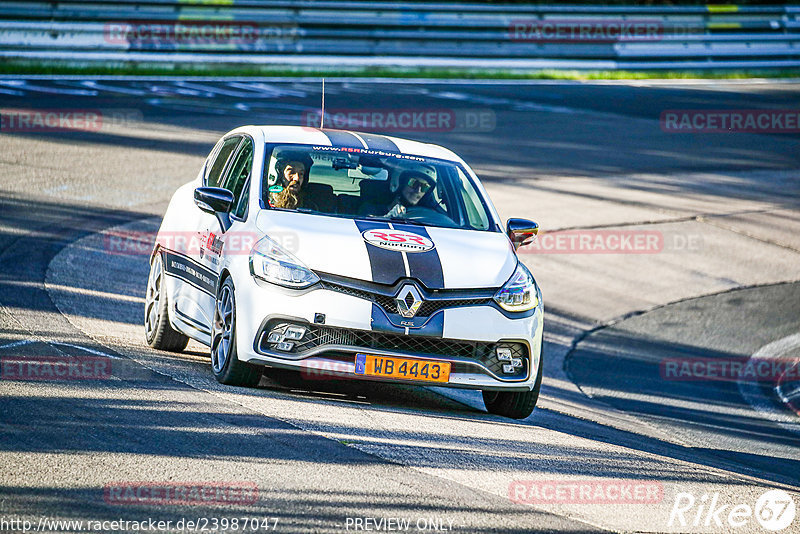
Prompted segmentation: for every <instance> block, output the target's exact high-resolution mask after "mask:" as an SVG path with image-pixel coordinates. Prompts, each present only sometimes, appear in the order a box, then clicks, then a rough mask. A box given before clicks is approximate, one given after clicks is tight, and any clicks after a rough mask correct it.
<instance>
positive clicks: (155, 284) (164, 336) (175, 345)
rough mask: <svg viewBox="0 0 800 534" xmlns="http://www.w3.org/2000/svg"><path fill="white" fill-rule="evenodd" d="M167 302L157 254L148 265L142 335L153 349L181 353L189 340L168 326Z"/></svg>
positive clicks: (162, 265) (162, 273)
mask: <svg viewBox="0 0 800 534" xmlns="http://www.w3.org/2000/svg"><path fill="white" fill-rule="evenodd" d="M168 309H169V302H168V298H167V291H166V287H165V285H164V260H163V259H162V258H161V253H160V252H159V253H158V254H156V255H155V256H154V257H153V263H152V264H151V265H150V276H148V278H147V293H146V294H145V299H144V333H145V338H146V339H147V344H148V345H150V346H151V347H153V348H154V349H159V350H168V351H171V352H181V351H182V350H183V349H185V348H186V345H187V344H188V343H189V338H188V337H187V336H185V335H183V334H181V333H180V332H178V331H177V330H175V329H174V328H172V325H171V324H169V315H168V311H167V310H168Z"/></svg>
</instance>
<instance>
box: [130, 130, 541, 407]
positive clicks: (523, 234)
mask: <svg viewBox="0 0 800 534" xmlns="http://www.w3.org/2000/svg"><path fill="white" fill-rule="evenodd" d="M537 230H538V227H537V225H536V223H533V222H531V221H527V220H522V219H509V220H508V222H507V223H506V225H505V227H504V226H503V224H502V222H501V221H500V220H499V217H498V215H497V212H496V210H495V209H494V207H493V206H492V203H491V202H490V200H489V197H488V196H487V194H486V191H485V190H484V189H483V187H482V186H481V184H480V182H479V181H478V178H477V177H476V176H475V173H474V172H473V171H472V170H471V169H470V168H469V167H468V166H467V164H466V163H464V161H463V160H462V159H461V158H459V157H458V156H456V155H455V154H454V153H452V152H451V151H449V150H447V149H445V148H442V147H440V146H436V145H431V144H425V143H419V142H415V141H408V140H403V139H397V138H393V137H386V136H381V135H374V134H364V133H356V132H348V131H342V130H324V129H316V128H307V127H291V126H246V127H242V128H238V129H236V130H233V131H231V132H230V133H228V134H226V135H225V136H223V137H222V139H220V141H219V142H218V143H217V145H216V146H215V147H214V149H213V150H212V151H211V154H210V155H209V156H208V159H207V160H206V162H205V165H204V166H203V168H202V170H201V171H200V173H199V174H198V176H197V178H196V179H195V180H194V181H192V182H190V183H188V184H186V185H184V186H182V187H180V188H179V189H178V190H177V191H176V192H175V195H174V196H173V197H172V200H171V202H170V204H169V208H168V209H167V212H166V214H165V216H164V220H163V222H162V224H161V228H160V230H159V233H158V237H157V239H156V245H155V247H154V250H153V254H152V257H151V261H150V265H151V267H150V276H149V279H148V284H147V296H146V303H145V330H146V336H147V341H148V343H149V344H150V345H151V346H153V347H155V348H158V349H164V350H172V351H180V350H183V349H184V348H185V347H186V344H187V342H188V338H192V339H195V340H197V341H199V342H201V343H203V344H205V345H208V346H209V347H210V349H211V361H212V370H213V373H214V376H215V377H216V378H217V380H218V381H219V382H221V383H223V384H231V385H242V386H254V385H256V384H257V383H258V381H259V379H260V377H261V371H262V369H263V367H275V368H282V369H289V370H297V371H301V372H306V373H307V374H308V376H314V377H317V378H319V377H323V378H324V377H328V376H329V377H331V378H342V377H347V378H354V379H363V380H381V381H389V382H399V383H406V384H417V385H436V386H448V387H456V388H470V389H480V390H482V392H483V398H484V402H485V404H486V407H487V409H488V410H489V411H490V412H492V413H495V414H499V415H503V416H507V417H512V418H524V417H527V416H528V415H530V413H531V412H532V411H533V408H534V406H535V405H536V401H537V399H538V396H539V388H540V386H541V380H542V319H543V305H542V297H541V292H540V290H539V288H538V286H537V284H536V282H535V281H534V278H533V276H532V275H531V273H530V271H529V270H528V269H527V268H526V267H525V266H524V265H523V264H522V263H521V262H520V261H519V259H518V258H517V255H516V248H517V247H519V246H520V245H521V244H523V243H527V242H529V241H530V240H532V239H534V238H535V235H536V233H537Z"/></svg>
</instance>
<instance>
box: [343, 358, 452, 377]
mask: <svg viewBox="0 0 800 534" xmlns="http://www.w3.org/2000/svg"><path fill="white" fill-rule="evenodd" d="M355 373H356V374H357V375H365V376H381V377H384V378H401V379H403V380H422V381H427V382H447V381H448V380H450V363H449V362H434V361H430V360H414V359H410V358H395V357H392V356H374V355H372V354H356V369H355Z"/></svg>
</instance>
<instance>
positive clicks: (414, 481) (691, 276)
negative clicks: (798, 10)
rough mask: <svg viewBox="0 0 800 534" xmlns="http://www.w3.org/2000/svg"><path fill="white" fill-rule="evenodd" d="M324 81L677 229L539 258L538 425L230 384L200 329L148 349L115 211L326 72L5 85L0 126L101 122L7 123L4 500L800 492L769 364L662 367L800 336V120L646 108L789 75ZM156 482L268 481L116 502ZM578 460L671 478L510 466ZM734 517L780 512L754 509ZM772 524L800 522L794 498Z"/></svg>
mask: <svg viewBox="0 0 800 534" xmlns="http://www.w3.org/2000/svg"><path fill="white" fill-rule="evenodd" d="M326 86H327V92H326V93H327V94H326V102H327V106H328V109H330V110H339V111H347V110H354V111H363V110H371V111H377V112H379V113H383V114H384V116H385V114H386V113H389V112H392V111H399V110H427V111H431V110H433V111H439V112H442V113H445V114H448V116H454V117H457V118H458V120H459V121H461V122H459V123H458V124H457V125H456V127H455V128H435V129H415V130H413V131H405V132H394V133H395V134H396V135H398V136H401V137H409V138H414V139H420V140H428V141H431V142H436V143H438V144H443V145H445V146H448V147H449V148H451V149H453V150H454V151H456V152H457V153H459V154H461V155H462V156H463V157H464V158H465V159H466V160H467V161H468V162H469V163H470V164H471V165H472V166H473V167H474V168H475V169H476V171H477V173H478V175H479V176H480V177H481V178H482V180H483V181H484V183H485V184H486V186H487V188H488V190H489V193H490V195H491V196H492V198H493V200H494V202H495V204H496V205H497V206H498V209H499V210H500V212H501V214H502V215H503V216H504V217H509V216H521V217H528V218H532V219H534V220H537V221H538V222H539V223H540V224H541V226H542V228H543V229H544V230H545V231H555V230H560V229H571V230H574V231H576V232H606V231H610V232H614V231H619V232H640V231H645V232H658V235H659V236H660V239H661V241H660V242H661V243H662V246H661V247H660V248H659V249H658V250H656V251H652V250H651V251H649V252H646V253H638V254H629V253H624V254H621V253H597V251H595V253H591V252H587V251H585V250H583V251H575V250H566V251H565V250H549V251H548V250H544V249H542V250H539V251H538V252H539V253H536V254H534V253H526V254H523V261H525V263H526V264H527V265H528V266H530V267H531V269H532V270H533V272H534V275H535V276H536V277H537V279H538V281H539V283H540V285H541V287H542V289H543V292H544V298H545V303H546V327H545V354H546V368H545V379H544V385H543V388H542V397H541V399H540V404H539V407H538V408H537V409H536V410H535V411H534V413H533V415H531V416H530V417H529V418H528V419H526V420H524V421H509V420H504V419H502V418H498V417H495V416H491V415H488V414H487V413H486V412H485V410H484V409H483V406H482V402H481V400H480V397H479V394H476V393H475V392H462V391H457V390H445V389H440V388H410V387H405V386H392V385H385V384H374V383H373V384H358V383H354V382H339V383H331V382H324V381H310V382H309V381H305V382H298V381H296V380H293V379H292V378H291V377H286V376H283V375H270V376H266V377H265V378H263V379H262V382H261V384H260V385H259V387H258V388H256V389H252V390H245V389H239V388H228V387H223V386H220V385H219V384H217V383H216V382H215V381H214V380H213V377H212V376H211V373H210V369H209V360H208V358H207V356H206V354H205V351H204V348H203V347H202V346H200V345H197V344H194V343H192V344H190V346H189V347H188V348H187V351H185V352H184V353H182V354H169V353H163V352H159V351H154V350H151V349H149V348H148V347H147V346H146V345H145V343H144V341H143V327H142V325H141V320H142V307H143V295H144V286H145V282H146V277H147V271H148V264H147V256H146V254H141V253H124V254H120V253H118V252H115V251H114V250H111V249H110V247H109V232H110V231H114V232H142V233H143V234H141V235H148V234H147V232H153V231H155V230H156V229H157V227H158V222H159V220H160V216H161V215H162V214H163V212H164V210H165V209H166V204H167V202H168V200H169V198H170V195H171V194H172V192H173V191H174V190H175V188H176V187H177V186H179V185H181V184H183V183H185V182H187V181H189V180H191V179H192V178H193V177H194V176H195V174H196V172H197V170H198V169H199V167H200V165H201V163H202V161H203V158H204V157H205V156H206V155H207V153H208V151H209V150H210V148H211V146H212V145H213V143H214V142H215V140H216V139H217V138H218V137H219V135H220V134H221V133H223V132H225V131H227V130H229V129H232V128H234V127H236V126H238V125H242V124H253V123H264V124H268V123H275V124H298V123H300V122H301V121H302V120H304V118H305V116H306V114H307V113H309V112H311V113H313V112H314V110H315V109H316V107H317V106H318V102H319V84H318V83H316V82H314V81H306V80H298V81H286V82H278V81H268V80H267V81H262V82H253V83H243V82H212V81H194V82H191V81H188V82H187V81H169V80H159V81H113V80H100V81H98V80H71V81H42V80H29V81H25V80H0V98H2V106H0V107H2V108H3V110H4V114H5V115H6V121H7V116H8V115H7V114H8V113H9V112H11V113H12V114H13V113H19V111H20V110H23V109H39V110H43V109H50V110H60V111H67V112H71V113H79V112H80V111H82V110H94V111H97V110H99V111H100V112H101V114H102V116H103V117H104V122H103V124H102V125H101V126H100V127H98V128H96V129H92V130H91V131H87V130H86V129H82V128H80V127H78V128H74V129H72V130H69V131H48V130H47V129H45V130H44V131H41V130H39V131H33V130H31V129H30V128H27V129H26V128H20V129H17V131H13V128H11V129H9V128H8V123H7V122H5V123H4V126H3V130H2V132H0V141H1V142H2V144H3V150H2V153H1V154H0V265H1V266H2V270H1V271H0V357H2V358H4V360H3V365H4V367H3V371H4V375H3V378H4V379H3V380H2V381H0V395H2V409H0V434H1V435H2V439H0V472H1V473H2V481H1V482H0V486H1V487H0V521H2V520H6V521H10V520H12V519H20V520H22V519H25V520H28V521H31V522H32V524H33V525H34V527H35V526H38V525H40V523H39V522H40V521H42V520H50V519H72V520H83V521H87V520H115V519H122V520H128V521H144V520H147V519H151V518H152V519H155V520H164V521H173V523H172V524H173V525H175V524H176V523H177V522H178V521H180V520H181V519H184V520H185V521H186V520H197V519H198V518H204V517H205V518H209V519H210V520H213V519H214V518H216V519H217V520H220V519H223V518H229V519H230V518H234V517H249V518H275V519H277V523H275V522H270V523H269V524H268V527H269V528H272V527H273V526H274V525H277V526H276V527H275V531H279V532H307V531H316V532H342V531H356V530H358V529H359V525H361V527H360V528H361V530H364V529H365V528H367V527H369V528H371V529H372V530H376V529H377V528H384V529H385V528H386V527H388V526H389V523H387V522H386V520H388V519H390V518H397V519H399V520H407V521H409V525H410V526H409V529H408V530H409V531H422V530H423V528H422V527H424V530H427V531H432V530H433V528H432V527H433V526H434V525H435V526H437V527H440V528H441V529H444V530H452V531H460V532H483V531H497V532H528V531H555V532H578V531H596V530H610V531H646V532H665V531H670V532H726V531H730V530H731V527H730V526H729V525H725V524H723V525H718V524H716V523H715V522H714V521H713V519H712V520H709V522H705V519H706V516H705V515H702V514H701V516H702V517H701V519H700V520H698V521H697V524H694V523H693V521H694V519H695V513H696V512H697V507H695V508H693V509H692V513H691V515H690V514H689V513H687V514H686V522H685V524H680V523H679V522H678V521H677V520H673V521H672V523H670V516H671V511H672V509H673V505H674V504H675V502H676V499H679V494H681V493H688V494H691V495H693V496H694V497H695V498H696V499H697V501H698V503H699V502H703V503H708V502H711V500H712V498H716V499H717V501H718V502H719V503H723V504H725V505H727V506H728V510H729V509H730V508H732V507H733V506H735V505H737V504H747V505H749V506H751V507H754V505H755V503H756V501H757V499H758V498H759V496H760V495H762V494H763V493H764V492H765V491H767V490H769V489H773V488H780V489H782V490H784V491H786V492H788V493H789V494H790V495H791V496H793V498H794V501H795V503H796V507H800V499H798V492H799V491H800V460H798V458H800V454H798V453H799V452H800V433H799V428H798V427H800V424H798V417H797V415H796V414H794V413H793V412H792V411H791V410H790V409H788V408H787V407H786V406H784V405H783V404H782V403H781V402H780V401H779V398H778V397H777V395H776V394H775V392H774V390H773V386H774V380H773V381H760V382H756V383H750V382H748V381H747V380H741V379H739V380H730V379H728V380H719V379H708V377H705V378H704V377H700V378H698V377H697V376H694V377H693V379H692V380H687V379H686V377H683V378H680V377H678V378H676V377H674V376H670V375H669V374H668V373H665V365H666V362H670V361H680V360H681V359H684V360H686V359H689V360H691V359H698V358H699V359H704V360H711V359H713V360H719V361H734V360H742V361H746V360H747V358H749V357H750V356H752V355H753V354H756V353H759V354H765V353H769V354H770V355H772V356H773V357H778V358H783V359H784V360H786V359H791V358H797V357H798V355H800V350H798V347H800V343H797V344H793V343H794V341H793V340H794V339H795V338H794V337H792V336H795V335H796V334H797V333H798V332H800V283H798V281H799V280H800V209H798V207H799V206H798V205H799V204H800V170H799V169H800V135H798V133H796V132H795V133H769V132H761V133H741V132H739V133H736V132H734V133H723V134H712V133H674V132H669V131H665V129H664V128H663V127H662V124H661V122H660V118H661V117H662V113H664V112H666V111H669V110H685V109H693V110H706V109H715V110H720V109H722V110H742V109H745V110H753V109H759V110H782V109H795V110H796V109H797V108H798V103H800V98H799V97H800V86H798V85H797V84H794V83H723V82H709V83H698V84H684V83H681V84H678V83H675V84H663V83H639V84H583V83H542V84H520V83H509V84H486V83H481V84H468V83H463V84H447V83H434V82H420V81H417V82H405V81H391V82H388V83H386V82H384V83H378V82H362V83H355V82H341V81H338V82H337V81H329V82H328V83H327V84H326ZM373 129H375V130H380V129H379V128H373ZM10 130H11V131H10ZM546 235H547V234H544V235H543V236H542V239H544V237H545V236H546ZM545 243H546V241H544V240H542V246H543V247H544V244H545ZM551 243H552V242H551ZM555 252H559V253H555ZM86 356H93V357H96V358H99V360H98V361H100V362H105V363H108V362H110V366H111V369H112V372H111V374H110V375H104V376H103V377H102V379H100V380H56V381H49V380H31V379H30V377H28V378H29V379H26V380H19V379H14V378H15V377H13V376H10V375H9V374H8V373H7V367H6V364H8V363H9V362H10V361H14V360H13V359H14V358H16V359H17V360H19V359H28V360H34V361H36V358H50V357H58V358H78V357H86ZM109 358H110V360H109ZM10 359H11V360H10ZM38 361H42V360H38ZM773 378H774V377H773ZM520 481H523V483H522V484H520ZM524 481H532V482H531V483H530V484H528V485H526V483H525V482H524ZM142 482H149V483H153V484H161V485H163V484H169V483H173V484H174V483H179V482H183V483H190V484H194V485H201V484H206V485H208V484H223V485H226V484H227V485H236V484H244V485H245V486H247V487H251V488H252V487H256V488H257V497H256V498H255V499H254V500H253V499H250V500H247V499H238V500H236V499H234V502H224V503H210V502H201V503H194V504H188V505H187V504H180V505H178V504H174V503H169V502H164V501H163V500H162V501H161V502H153V503H147V502H141V501H140V502H136V503H130V502H126V503H120V502H119V501H115V500H114V498H113V494H111V496H109V491H110V490H109V488H112V489H113V488H118V487H121V486H124V485H125V484H130V483H142ZM534 483H535V484H536V486H532V485H531V484H534ZM569 483H583V484H592V485H593V486H592V487H593V488H596V487H605V488H613V487H621V486H624V485H625V484H640V485H644V486H646V487H648V488H651V489H652V488H657V490H658V492H659V493H658V498H657V499H654V500H651V501H647V502H644V501H641V500H640V501H636V500H634V502H631V503H622V502H619V500H614V499H606V500H605V501H604V500H603V499H598V498H595V499H594V500H591V499H590V500H586V499H583V500H582V499H575V498H573V499H570V498H566V499H552V498H549V499H548V498H542V499H540V500H539V501H537V502H533V499H531V498H529V497H530V496H529V495H528V494H527V493H525V494H522V495H523V497H522V498H516V499H514V498H511V497H514V496H515V495H516V496H517V497H519V495H520V494H515V492H514V488H518V487H520V485H522V486H523V487H525V488H531V487H538V488H544V487H554V486H556V485H561V486H562V487H564V485H565V484H569ZM615 485H616V486H615ZM520 500H521V501H523V502H518V501H520ZM726 515H727V510H726V511H725V513H723V514H722V516H721V517H722V519H723V520H724V519H725V517H726ZM357 519H360V520H361V522H360V523H358V522H357V521H356V520H357ZM382 519H383V520H384V522H382V523H381V522H380V521H381V520H382ZM367 520H369V521H367ZM392 525H394V526H395V527H397V526H398V525H400V526H402V525H403V523H392ZM208 526H209V527H210V526H211V523H209V525H208ZM262 526H264V525H263V524H260V525H259V529H260V531H263V530H264V529H262V528H261V527H262ZM17 527H19V525H17ZM0 530H19V529H18V528H17V529H14V528H13V526H7V525H0ZM40 530H44V531H58V530H61V531H64V530H72V531H76V530H77V527H75V526H74V525H73V526H72V527H70V528H68V529H58V528H56V527H55V526H53V525H50V527H49V528H47V525H45V526H44V528H42V529H40ZM105 530H106V531H110V530H113V527H110V526H106V527H105ZM117 530H120V531H130V530H133V528H132V527H131V526H130V525H128V526H127V528H118V529H117ZM172 530H173V531H174V530H175V529H174V528H173V529H172ZM229 531H231V530H229ZM239 531H242V530H239ZM736 531H737V532H763V531H764V529H763V527H762V526H761V524H760V522H759V521H758V520H756V519H755V518H751V519H750V520H749V521H747V522H746V523H745V524H744V526H742V527H740V528H737V529H736ZM784 532H800V518H797V519H795V521H794V523H792V524H791V525H790V526H788V527H787V528H786V529H785V530H784Z"/></svg>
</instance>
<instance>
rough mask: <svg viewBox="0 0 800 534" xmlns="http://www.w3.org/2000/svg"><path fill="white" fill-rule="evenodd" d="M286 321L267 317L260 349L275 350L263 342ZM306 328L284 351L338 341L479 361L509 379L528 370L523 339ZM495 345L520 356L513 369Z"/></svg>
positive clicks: (358, 346) (299, 351) (360, 346)
mask: <svg viewBox="0 0 800 534" xmlns="http://www.w3.org/2000/svg"><path fill="white" fill-rule="evenodd" d="M289 324H290V323H285V322H282V321H280V320H274V321H270V322H269V323H268V324H267V325H266V326H265V328H264V330H263V332H262V334H261V336H260V349H261V350H262V351H271V352H275V350H274V349H275V345H274V344H272V343H268V342H267V337H268V335H269V332H271V331H273V329H276V328H277V329H279V330H281V329H283V328H285V326H288V325H289ZM303 326H305V327H306V328H307V331H306V334H305V336H304V337H303V339H302V340H300V341H298V342H297V343H295V344H294V346H293V347H292V349H291V350H289V351H287V354H291V355H294V356H296V355H302V353H304V352H306V351H309V350H311V349H314V348H317V347H322V346H325V345H342V346H345V347H353V348H356V349H365V350H369V349H378V350H385V351H388V352H400V353H414V354H420V355H423V356H425V355H427V356H438V357H454V358H465V359H470V360H474V361H477V362H480V363H482V364H483V365H484V366H486V367H487V368H488V369H489V370H490V371H492V372H493V373H494V374H495V375H497V376H499V377H501V378H505V379H511V380H521V379H524V378H525V377H527V374H528V368H529V365H528V350H527V346H526V345H525V344H523V343H514V342H506V341H503V342H498V343H487V342H481V341H458V340H450V339H442V338H437V337H427V336H408V335H403V334H391V333H385V332H374V331H366V330H349V329H344V328H334V327H330V326H321V325H313V324H312V325H303ZM498 348H509V349H511V352H512V356H513V357H514V358H521V359H522V361H523V365H522V367H521V368H518V369H517V370H516V371H515V372H514V373H509V374H506V373H504V372H503V363H504V362H501V361H499V360H498V359H497V356H496V350H497V349H498ZM473 370H474V369H473Z"/></svg>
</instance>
